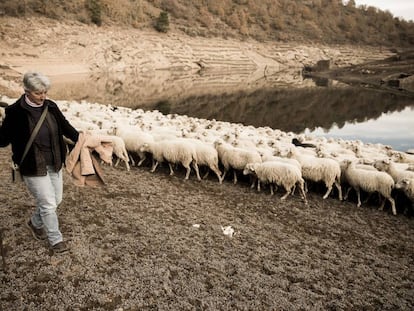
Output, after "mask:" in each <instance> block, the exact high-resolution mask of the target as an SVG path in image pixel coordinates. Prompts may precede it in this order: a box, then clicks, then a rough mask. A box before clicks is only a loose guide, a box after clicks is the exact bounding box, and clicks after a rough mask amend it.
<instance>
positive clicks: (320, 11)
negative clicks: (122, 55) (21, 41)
mask: <svg viewBox="0 0 414 311" xmlns="http://www.w3.org/2000/svg"><path fill="white" fill-rule="evenodd" d="M1 15H3V16H4V15H6V16H18V17H21V16H23V17H27V16H45V17H49V18H54V19H58V20H64V19H70V20H77V21H79V22H82V23H86V24H89V23H93V24H96V25H98V26H101V25H114V24H116V25H124V26H130V27H134V28H138V29H147V28H154V29H156V30H158V31H161V32H167V31H180V32H184V33H186V34H188V35H190V36H205V37H224V38H239V39H241V40H243V39H248V38H252V39H255V40H259V41H281V42H292V41H295V42H305V43H306V42H308V43H309V42H317V43H326V44H366V45H381V46H400V47H410V46H413V45H414V22H413V21H412V20H411V21H407V20H404V19H402V18H399V17H395V16H393V15H392V13H391V12H389V11H383V10H380V9H378V8H375V7H372V6H367V5H360V6H357V5H356V4H355V1H354V0H347V1H342V0H117V1H112V0H72V1H61V0H25V1H15V0H3V1H2V2H1V3H0V16H1Z"/></svg>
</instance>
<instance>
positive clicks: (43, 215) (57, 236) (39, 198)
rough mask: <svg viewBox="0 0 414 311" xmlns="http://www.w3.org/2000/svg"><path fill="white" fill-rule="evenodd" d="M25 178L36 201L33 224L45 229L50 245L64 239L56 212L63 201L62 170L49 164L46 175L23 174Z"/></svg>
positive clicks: (32, 218)
mask: <svg viewBox="0 0 414 311" xmlns="http://www.w3.org/2000/svg"><path fill="white" fill-rule="evenodd" d="M23 180H24V182H25V183H26V186H27V188H28V189H29V191H30V193H31V194H32V195H33V196H34V198H35V201H36V209H35V211H34V213H33V215H32V217H31V220H32V224H33V226H34V227H36V228H43V229H44V230H45V232H46V234H47V238H48V240H49V243H50V245H55V244H56V243H59V242H61V241H63V237H62V233H61V232H60V231H59V221H58V217H57V214H56V209H57V206H58V205H59V204H60V202H62V194H63V179H62V170H60V171H59V172H55V171H54V169H53V167H52V166H47V175H46V176H23Z"/></svg>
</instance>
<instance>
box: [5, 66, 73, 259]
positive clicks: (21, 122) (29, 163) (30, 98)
mask: <svg viewBox="0 0 414 311" xmlns="http://www.w3.org/2000/svg"><path fill="white" fill-rule="evenodd" d="M23 86H24V94H23V95H22V96H21V97H20V98H19V99H18V100H17V101H16V102H15V103H14V104H12V105H10V106H8V107H7V108H6V109H5V113H6V116H5V118H4V121H3V124H2V126H1V128H0V147H6V146H8V145H9V144H11V148H12V159H13V162H14V163H17V164H19V169H20V173H21V175H22V177H23V180H24V182H25V184H26V186H27V188H28V189H29V191H30V193H31V194H32V195H33V196H34V198H35V201H36V208H35V211H34V212H33V214H32V216H31V218H30V219H29V220H28V221H27V223H26V224H27V226H28V227H29V229H30V231H31V233H32V234H33V236H34V237H35V238H36V239H38V240H45V239H46V238H47V239H48V242H49V245H50V248H51V249H52V250H53V251H54V252H56V253H62V252H65V251H67V250H68V249H69V248H68V246H67V245H66V243H65V242H64V241H63V237H62V233H61V232H60V230H59V221H58V217H57V214H56V209H57V206H58V205H59V204H60V202H61V201H62V192H63V179H62V166H63V164H64V162H65V157H66V151H67V149H66V145H65V142H64V140H63V136H65V137H67V138H69V139H71V140H72V141H74V142H76V141H77V140H78V136H79V133H78V131H77V130H76V129H75V128H74V127H73V126H72V125H71V124H70V123H69V122H68V121H67V120H66V118H65V117H64V115H63V114H62V112H61V111H60V109H59V107H58V106H57V105H56V103H55V102H53V101H51V100H49V99H47V98H46V94H47V91H48V90H49V88H50V82H49V79H48V78H47V77H46V76H44V75H43V74H41V73H38V72H28V73H26V74H25V75H24V76H23ZM46 107H47V109H48V110H47V113H46V117H45V119H44V121H43V123H42V125H41V127H40V129H39V131H38V133H37V135H36V137H35V139H34V141H33V143H32V145H31V146H30V148H29V149H28V151H27V153H26V156H25V157H24V158H23V155H24V152H25V148H26V145H27V143H28V141H29V139H30V136H31V133H32V131H33V129H34V128H35V126H36V124H37V122H38V121H39V119H40V118H41V115H42V112H43V110H44V109H45V108H46Z"/></svg>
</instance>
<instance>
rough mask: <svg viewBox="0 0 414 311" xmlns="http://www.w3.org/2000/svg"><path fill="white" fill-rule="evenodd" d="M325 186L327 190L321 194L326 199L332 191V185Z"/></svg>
mask: <svg viewBox="0 0 414 311" xmlns="http://www.w3.org/2000/svg"><path fill="white" fill-rule="evenodd" d="M327 187H328V190H327V191H326V193H325V195H324V196H323V198H324V199H326V198H327V197H328V196H329V194H330V193H331V191H332V185H330V186H327Z"/></svg>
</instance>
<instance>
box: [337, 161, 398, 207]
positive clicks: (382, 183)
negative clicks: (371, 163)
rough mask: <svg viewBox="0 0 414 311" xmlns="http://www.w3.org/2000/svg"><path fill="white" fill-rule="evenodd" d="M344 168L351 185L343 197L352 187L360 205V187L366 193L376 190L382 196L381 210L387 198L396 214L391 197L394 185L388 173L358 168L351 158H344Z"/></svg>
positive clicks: (358, 205)
mask: <svg viewBox="0 0 414 311" xmlns="http://www.w3.org/2000/svg"><path fill="white" fill-rule="evenodd" d="M344 168H345V170H344V172H345V176H346V179H347V180H348V183H349V185H350V186H351V187H350V188H349V189H348V191H347V193H346V195H345V197H347V196H348V194H349V191H350V190H351V189H354V190H355V191H356V193H357V196H358V203H357V207H360V206H361V193H360V190H361V189H362V190H364V191H365V192H368V193H373V192H378V193H379V194H381V195H382V196H383V197H384V199H383V200H382V203H381V206H380V207H379V209H380V210H382V209H383V208H384V205H385V201H386V200H388V201H389V202H390V203H391V209H392V213H393V214H394V215H396V214H397V210H396V208H395V201H394V199H393V198H392V197H391V191H392V189H393V187H394V180H393V179H392V177H391V176H390V175H388V174H387V173H385V172H379V171H371V170H365V169H358V168H356V165H355V162H354V161H351V160H344Z"/></svg>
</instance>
